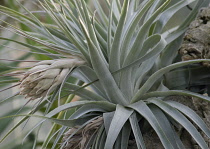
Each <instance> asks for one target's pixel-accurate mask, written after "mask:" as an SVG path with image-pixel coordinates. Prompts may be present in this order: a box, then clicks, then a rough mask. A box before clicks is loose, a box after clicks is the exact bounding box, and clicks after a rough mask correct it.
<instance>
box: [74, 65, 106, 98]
mask: <svg viewBox="0 0 210 149" xmlns="http://www.w3.org/2000/svg"><path fill="white" fill-rule="evenodd" d="M72 76H74V77H76V78H78V79H80V80H82V81H84V82H85V83H91V82H94V81H95V80H98V78H97V75H96V73H95V72H94V70H93V69H91V68H90V67H88V66H82V67H78V68H76V71H74V72H73V74H72ZM90 87H91V88H92V89H93V90H94V91H95V92H97V93H98V94H99V95H100V96H102V97H104V98H106V99H108V97H107V96H106V95H105V90H104V88H103V86H102V85H101V83H100V82H99V81H97V82H95V83H94V84H91V85H90Z"/></svg>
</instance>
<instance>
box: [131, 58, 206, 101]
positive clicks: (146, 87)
mask: <svg viewBox="0 0 210 149" xmlns="http://www.w3.org/2000/svg"><path fill="white" fill-rule="evenodd" d="M199 62H210V60H209V59H197V60H189V61H184V62H178V63H174V64H171V65H169V66H166V67H164V68H162V69H160V70H158V71H156V72H155V73H154V74H153V75H151V76H150V77H149V79H148V80H147V81H146V82H145V83H144V85H143V86H142V87H141V88H140V89H139V91H138V92H137V93H136V95H135V96H134V97H133V99H132V101H131V102H132V103H133V102H136V101H138V99H140V97H141V96H142V95H143V94H145V93H146V92H147V91H148V90H149V89H150V88H151V87H152V85H153V84H154V83H155V82H156V81H157V80H158V79H159V78H160V77H162V76H163V75H164V74H165V73H167V72H169V71H170V70H173V69H175V68H179V67H182V66H186V65H189V64H194V63H199Z"/></svg>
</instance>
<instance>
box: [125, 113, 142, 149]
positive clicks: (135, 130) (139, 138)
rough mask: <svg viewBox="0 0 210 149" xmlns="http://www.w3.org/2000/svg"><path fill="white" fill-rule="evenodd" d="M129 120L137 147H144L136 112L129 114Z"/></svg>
mask: <svg viewBox="0 0 210 149" xmlns="http://www.w3.org/2000/svg"><path fill="white" fill-rule="evenodd" d="M129 120H130V124H131V128H132V131H133V134H134V137H135V141H136V145H137V147H138V149H146V146H145V143H144V140H143V136H142V133H141V130H140V126H139V123H138V120H137V117H136V114H135V113H133V114H132V115H131V116H130V118H129Z"/></svg>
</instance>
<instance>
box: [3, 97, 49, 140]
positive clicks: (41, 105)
mask: <svg viewBox="0 0 210 149" xmlns="http://www.w3.org/2000/svg"><path fill="white" fill-rule="evenodd" d="M46 104H47V102H46V101H44V102H42V103H41V104H40V105H38V106H37V107H36V109H35V110H33V111H31V112H29V113H28V114H33V113H35V112H36V111H38V110H39V109H40V108H42V107H43V106H44V105H46ZM28 118H29V116H25V117H24V118H22V119H21V120H20V121H19V122H18V123H17V124H15V126H13V127H12V128H11V129H10V130H9V131H8V132H7V133H6V134H5V135H4V136H3V137H2V138H1V140H0V143H1V142H3V141H4V140H5V139H6V138H7V137H8V136H9V135H10V134H11V133H12V132H13V131H14V130H15V129H16V128H17V127H18V126H20V125H21V124H22V123H23V122H25V121H26V120H27V119H28Z"/></svg>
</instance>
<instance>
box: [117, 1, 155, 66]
mask: <svg viewBox="0 0 210 149" xmlns="http://www.w3.org/2000/svg"><path fill="white" fill-rule="evenodd" d="M153 2H154V0H150V1H148V2H147V3H146V4H145V6H144V7H143V8H142V9H140V10H139V11H138V12H135V13H134V14H133V15H132V17H133V18H132V20H131V21H130V22H129V23H127V24H126V26H128V27H127V29H126V31H124V32H125V33H124V35H123V40H122V46H121V53H120V55H121V56H120V57H121V65H122V63H123V61H124V59H125V57H126V55H127V52H128V48H129V45H130V40H131V38H132V35H133V34H134V32H135V29H136V26H137V25H138V22H139V21H140V20H141V18H142V16H143V15H144V14H145V12H146V11H147V10H148V8H149V7H150V6H151V5H152V3H153Z"/></svg>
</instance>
